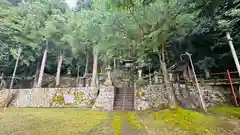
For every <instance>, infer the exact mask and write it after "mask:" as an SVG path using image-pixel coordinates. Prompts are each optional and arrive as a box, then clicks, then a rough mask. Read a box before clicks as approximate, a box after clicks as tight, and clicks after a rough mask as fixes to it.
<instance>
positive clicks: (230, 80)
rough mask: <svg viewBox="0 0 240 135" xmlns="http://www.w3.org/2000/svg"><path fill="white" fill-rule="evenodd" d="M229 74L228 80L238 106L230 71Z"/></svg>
mask: <svg viewBox="0 0 240 135" xmlns="http://www.w3.org/2000/svg"><path fill="white" fill-rule="evenodd" d="M227 74H228V80H229V82H230V86H231V89H232V94H233V97H234V101H235V104H236V106H238V101H237V96H236V94H235V91H234V88H233V84H232V78H231V75H230V72H229V71H228V70H227Z"/></svg>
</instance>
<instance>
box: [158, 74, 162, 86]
mask: <svg viewBox="0 0 240 135" xmlns="http://www.w3.org/2000/svg"><path fill="white" fill-rule="evenodd" d="M158 79H159V83H161V84H162V83H163V76H162V75H159V76H158Z"/></svg>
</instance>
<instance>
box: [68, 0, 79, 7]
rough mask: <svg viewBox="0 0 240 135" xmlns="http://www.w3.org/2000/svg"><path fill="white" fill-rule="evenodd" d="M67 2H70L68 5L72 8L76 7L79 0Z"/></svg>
mask: <svg viewBox="0 0 240 135" xmlns="http://www.w3.org/2000/svg"><path fill="white" fill-rule="evenodd" d="M66 3H67V4H68V6H69V7H70V8H74V7H76V4H77V0H66Z"/></svg>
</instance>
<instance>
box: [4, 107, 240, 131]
mask: <svg viewBox="0 0 240 135" xmlns="http://www.w3.org/2000/svg"><path fill="white" fill-rule="evenodd" d="M209 112H210V114H202V113H198V112H194V111H191V110H184V109H181V108H177V109H175V110H168V109H166V110H161V111H156V110H147V111H142V112H111V113H106V112H100V111H93V110H84V109H76V108H75V109H74V108H59V109H51V108H41V109H37V108H26V109H8V110H7V112H6V113H5V114H1V115H0V129H1V130H0V135H123V134H124V135H240V126H239V125H240V119H239V118H240V113H239V112H240V109H238V108H233V107H214V108H210V109H209Z"/></svg>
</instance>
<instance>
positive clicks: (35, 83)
mask: <svg viewBox="0 0 240 135" xmlns="http://www.w3.org/2000/svg"><path fill="white" fill-rule="evenodd" d="M38 75H39V62H37V69H36V72H35V75H34V80H33V88H36V87H37V82H38Z"/></svg>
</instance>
